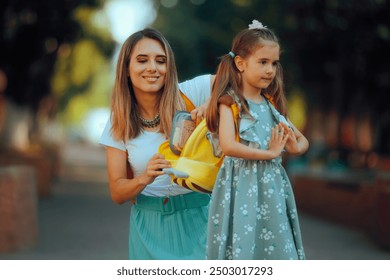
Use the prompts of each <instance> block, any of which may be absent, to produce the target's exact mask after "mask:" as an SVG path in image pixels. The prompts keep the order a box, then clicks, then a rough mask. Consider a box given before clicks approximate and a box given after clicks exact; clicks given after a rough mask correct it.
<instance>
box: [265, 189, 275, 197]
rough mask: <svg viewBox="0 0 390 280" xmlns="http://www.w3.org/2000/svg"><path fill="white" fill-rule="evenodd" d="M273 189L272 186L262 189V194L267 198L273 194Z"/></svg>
mask: <svg viewBox="0 0 390 280" xmlns="http://www.w3.org/2000/svg"><path fill="white" fill-rule="evenodd" d="M274 192H275V190H274V188H273V187H272V188H269V189H268V190H266V191H264V195H266V196H267V197H268V198H271V196H272V195H273V194H274Z"/></svg>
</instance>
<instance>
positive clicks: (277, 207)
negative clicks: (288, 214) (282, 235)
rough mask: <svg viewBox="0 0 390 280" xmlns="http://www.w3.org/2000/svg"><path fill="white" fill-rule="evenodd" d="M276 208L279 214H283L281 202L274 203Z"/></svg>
mask: <svg viewBox="0 0 390 280" xmlns="http://www.w3.org/2000/svg"><path fill="white" fill-rule="evenodd" d="M276 210H278V213H279V215H281V214H283V210H282V204H281V203H278V204H277V205H276Z"/></svg>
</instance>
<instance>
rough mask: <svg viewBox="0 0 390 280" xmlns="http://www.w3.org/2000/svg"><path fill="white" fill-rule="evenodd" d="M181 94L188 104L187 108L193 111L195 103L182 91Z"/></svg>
mask: <svg viewBox="0 0 390 280" xmlns="http://www.w3.org/2000/svg"><path fill="white" fill-rule="evenodd" d="M180 95H181V97H182V98H183V100H184V103H185V104H186V108H187V111H188V112H191V111H192V110H194V109H195V108H196V107H195V105H194V103H192V101H191V100H190V99H189V98H188V97H187V96H186V95H185V94H184V93H182V92H180Z"/></svg>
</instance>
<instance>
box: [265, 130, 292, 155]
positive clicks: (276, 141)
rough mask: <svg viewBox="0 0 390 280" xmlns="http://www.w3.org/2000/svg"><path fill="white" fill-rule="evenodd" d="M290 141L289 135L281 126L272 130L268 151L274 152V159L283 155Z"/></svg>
mask: <svg viewBox="0 0 390 280" xmlns="http://www.w3.org/2000/svg"><path fill="white" fill-rule="evenodd" d="M288 139H289V133H288V132H287V133H286V131H285V128H284V127H283V126H282V125H281V124H278V125H276V126H275V127H274V128H272V133H271V140H270V141H269V145H268V150H269V151H270V152H272V154H273V158H276V157H278V156H279V155H280V154H281V153H282V151H283V149H284V146H285V145H286V142H287V140H288Z"/></svg>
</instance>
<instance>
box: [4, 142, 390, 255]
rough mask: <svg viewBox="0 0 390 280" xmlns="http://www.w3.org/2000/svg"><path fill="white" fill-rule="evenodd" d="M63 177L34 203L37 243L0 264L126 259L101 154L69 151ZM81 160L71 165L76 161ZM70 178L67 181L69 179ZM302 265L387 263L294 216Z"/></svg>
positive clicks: (125, 208)
mask: <svg viewBox="0 0 390 280" xmlns="http://www.w3.org/2000/svg"><path fill="white" fill-rule="evenodd" d="M64 153H65V154H66V156H65V158H64V171H63V174H62V176H61V178H59V179H58V180H57V181H56V182H54V183H53V193H52V196H51V197H49V198H46V199H42V200H40V201H39V209H38V213H39V241H38V244H37V245H36V246H35V247H33V248H30V249H25V250H22V251H18V252H15V253H7V254H1V253H0V259H22V260H26V259H38V260H51V259H55V260H67V259H74V260H85V259H92V260H101V259H104V260H120V259H126V258H127V250H128V249H127V234H128V218H129V210H130V205H129V204H125V205H120V206H119V205H116V204H115V203H113V202H112V201H111V198H110V196H109V193H108V186H107V175H106V170H105V166H104V153H102V151H101V150H100V149H97V148H89V150H88V148H87V147H77V146H76V147H72V148H68V150H66V151H65V152H64ZM85 154H88V156H87V157H84V158H80V159H78V160H75V158H76V157H77V155H79V156H80V155H85ZM70 178H71V179H70ZM300 222H301V230H302V235H303V242H304V246H305V250H306V255H307V258H308V259H314V260H328V259H329V260H345V259H352V260H360V259H371V260H379V259H382V260H383V259H384V260H390V251H385V250H382V249H381V248H379V247H378V246H377V245H376V244H375V243H374V242H373V240H372V239H371V238H370V236H368V235H367V234H366V233H365V232H362V231H360V230H357V229H353V228H348V227H344V226H342V225H337V224H334V223H332V222H329V221H324V220H321V219H318V218H316V217H313V216H311V215H309V214H307V213H303V212H301V213H300Z"/></svg>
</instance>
